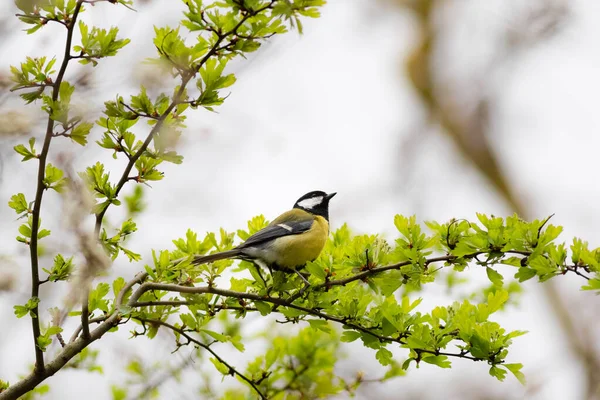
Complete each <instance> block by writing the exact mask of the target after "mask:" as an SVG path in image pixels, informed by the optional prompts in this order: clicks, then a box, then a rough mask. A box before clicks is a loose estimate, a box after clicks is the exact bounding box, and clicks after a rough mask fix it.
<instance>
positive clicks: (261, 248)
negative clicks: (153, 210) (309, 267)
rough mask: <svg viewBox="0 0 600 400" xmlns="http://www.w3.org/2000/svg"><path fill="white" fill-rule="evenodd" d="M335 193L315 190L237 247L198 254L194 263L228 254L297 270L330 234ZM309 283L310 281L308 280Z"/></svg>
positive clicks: (272, 268) (276, 266) (313, 254)
mask: <svg viewBox="0 0 600 400" xmlns="http://www.w3.org/2000/svg"><path fill="white" fill-rule="evenodd" d="M335 195H336V193H330V194H327V193H325V192H322V191H318V190H317V191H313V192H309V193H307V194H305V195H304V196H302V197H300V198H299V199H298V200H297V201H296V203H295V204H294V207H293V208H292V209H291V210H289V211H286V212H284V213H283V214H281V215H280V216H279V217H277V218H275V219H274V220H273V221H272V222H271V223H270V224H269V225H268V226H267V227H265V228H264V229H261V230H260V231H258V232H256V233H255V234H254V235H252V236H250V237H249V238H248V239H247V240H246V241H245V242H244V243H242V244H240V245H239V246H237V247H235V248H234V249H231V250H227V251H223V252H220V253H215V254H210V255H207V256H196V257H195V258H194V259H193V260H192V263H193V264H206V263H210V262H214V261H218V260H223V259H226V258H235V259H242V260H247V261H252V262H254V263H255V264H257V265H259V266H262V267H267V268H269V270H277V271H284V272H296V273H298V275H299V276H300V277H301V278H302V279H303V280H304V281H305V282H306V279H305V278H304V277H303V276H302V275H301V274H300V273H299V272H298V270H297V269H299V268H300V267H302V266H304V265H305V264H306V263H307V262H308V261H314V260H315V259H316V258H317V257H318V256H319V254H321V250H323V247H325V242H326V241H327V237H328V236H329V200H331V198H332V197H333V196H335ZM306 283H307V282H306Z"/></svg>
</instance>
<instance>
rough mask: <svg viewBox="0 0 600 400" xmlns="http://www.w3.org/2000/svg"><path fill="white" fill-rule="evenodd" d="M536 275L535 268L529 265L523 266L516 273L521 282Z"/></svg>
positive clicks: (516, 277)
mask: <svg viewBox="0 0 600 400" xmlns="http://www.w3.org/2000/svg"><path fill="white" fill-rule="evenodd" d="M534 276H535V270H533V269H531V268H527V267H521V268H519V270H518V271H517V273H516V274H515V279H518V280H519V282H525V281H528V280H529V279H531V278H533V277H534Z"/></svg>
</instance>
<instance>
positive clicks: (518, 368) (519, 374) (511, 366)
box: [502, 363, 526, 385]
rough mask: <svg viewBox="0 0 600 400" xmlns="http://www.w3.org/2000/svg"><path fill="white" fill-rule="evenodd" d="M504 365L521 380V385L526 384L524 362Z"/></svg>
mask: <svg viewBox="0 0 600 400" xmlns="http://www.w3.org/2000/svg"><path fill="white" fill-rule="evenodd" d="M502 366H503V367H505V368H507V369H508V370H509V371H510V372H512V373H513V375H514V376H515V378H517V379H518V380H519V382H520V383H521V385H525V384H526V381H525V375H524V374H523V373H522V372H521V368H523V364H520V363H519V364H502Z"/></svg>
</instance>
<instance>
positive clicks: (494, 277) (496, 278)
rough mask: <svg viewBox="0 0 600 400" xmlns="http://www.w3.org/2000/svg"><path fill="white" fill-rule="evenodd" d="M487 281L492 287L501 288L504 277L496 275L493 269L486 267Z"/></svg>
mask: <svg viewBox="0 0 600 400" xmlns="http://www.w3.org/2000/svg"><path fill="white" fill-rule="evenodd" d="M486 272H487V276H488V279H489V280H490V281H491V282H492V283H493V284H494V286H498V287H502V285H503V284H504V277H503V276H502V275H501V274H500V273H498V272H497V271H496V270H495V269H492V268H490V267H486Z"/></svg>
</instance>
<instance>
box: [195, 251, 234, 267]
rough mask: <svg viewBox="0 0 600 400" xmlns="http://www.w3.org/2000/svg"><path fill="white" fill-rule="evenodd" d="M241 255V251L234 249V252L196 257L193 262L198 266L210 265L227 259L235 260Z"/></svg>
mask: <svg viewBox="0 0 600 400" xmlns="http://www.w3.org/2000/svg"><path fill="white" fill-rule="evenodd" d="M240 253H241V250H240V249H232V250H227V251H222V252H220V253H215V254H209V255H207V256H196V257H194V259H193V260H192V264H196V265H198V264H208V263H211V262H215V261H219V260H224V259H226V258H235V257H237V256H239V255H240Z"/></svg>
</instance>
